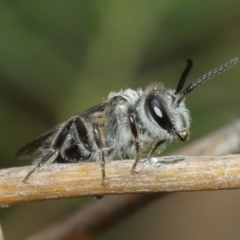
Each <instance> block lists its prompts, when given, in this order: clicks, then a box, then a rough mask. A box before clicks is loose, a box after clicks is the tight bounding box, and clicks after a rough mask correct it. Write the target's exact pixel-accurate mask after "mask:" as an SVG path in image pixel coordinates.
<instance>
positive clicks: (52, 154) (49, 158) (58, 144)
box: [23, 118, 75, 183]
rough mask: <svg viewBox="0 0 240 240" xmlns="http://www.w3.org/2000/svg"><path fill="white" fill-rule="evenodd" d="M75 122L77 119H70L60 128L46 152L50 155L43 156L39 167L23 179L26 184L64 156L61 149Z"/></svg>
mask: <svg viewBox="0 0 240 240" xmlns="http://www.w3.org/2000/svg"><path fill="white" fill-rule="evenodd" d="M73 121H75V118H72V119H70V120H69V121H67V122H66V123H65V124H64V125H63V126H62V127H61V128H59V130H58V132H57V133H56V135H55V136H54V138H53V140H52V142H51V145H50V146H49V149H45V150H44V151H47V150H48V153H47V154H46V155H45V156H42V157H41V158H40V160H39V163H38V164H37V166H36V167H35V168H34V169H33V170H32V171H30V172H29V173H28V174H27V176H26V177H25V178H24V179H23V182H24V183H26V182H27V181H28V179H29V177H30V176H31V175H32V174H33V173H35V172H37V171H39V170H40V169H41V168H42V167H43V166H44V165H46V164H51V163H52V162H54V161H55V160H56V158H57V157H58V156H59V155H62V152H61V148H62V146H63V144H64V142H65V141H66V137H67V135H68V133H69V131H70V128H71V126H72V123H73ZM40 154H41V152H40Z"/></svg>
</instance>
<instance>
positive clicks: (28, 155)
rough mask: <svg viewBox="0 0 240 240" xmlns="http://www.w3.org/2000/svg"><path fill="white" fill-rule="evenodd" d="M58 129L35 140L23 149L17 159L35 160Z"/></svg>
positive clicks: (17, 154) (18, 153)
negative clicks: (42, 147)
mask: <svg viewBox="0 0 240 240" xmlns="http://www.w3.org/2000/svg"><path fill="white" fill-rule="evenodd" d="M55 131H56V128H53V129H51V130H49V131H48V132H46V133H44V134H43V135H41V136H40V137H38V138H36V139H34V140H33V141H31V142H30V143H28V144H27V145H25V146H24V147H22V148H21V149H20V150H19V151H18V152H17V153H16V157H18V158H20V159H33V158H35V157H36V154H37V151H38V149H39V148H40V147H41V146H42V145H43V144H44V143H45V142H46V140H47V139H48V138H49V137H50V136H52V135H53V134H54V132H55Z"/></svg>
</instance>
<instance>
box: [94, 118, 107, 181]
mask: <svg viewBox="0 0 240 240" xmlns="http://www.w3.org/2000/svg"><path fill="white" fill-rule="evenodd" d="M92 126H93V134H94V139H95V142H96V145H97V152H98V161H100V163H101V169H102V185H105V184H106V173H105V156H104V152H103V149H102V148H103V143H102V137H101V132H100V131H99V128H98V124H97V123H95V122H94V123H93V125H92Z"/></svg>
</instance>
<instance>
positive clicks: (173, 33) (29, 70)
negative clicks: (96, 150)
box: [0, 0, 240, 240]
mask: <svg viewBox="0 0 240 240" xmlns="http://www.w3.org/2000/svg"><path fill="white" fill-rule="evenodd" d="M239 22H240V3H239V1H238V0H228V1H227V0H222V1H217V0H214V1H213V0H210V1H206V0H203V1H164V0H162V1H157V0H150V1H125V0H121V1H120V0H115V1H93V0H89V1H61V0H58V1H54V0H53V1H46V0H42V1H32V0H21V1H19V0H18V1H17V0H15V1H6V0H5V1H1V3H0V129H1V130H0V149H1V151H0V167H1V168H8V167H13V166H14V167H15V166H22V165H27V164H30V162H28V161H20V160H18V159H16V158H15V157H14V154H15V153H16V151H17V150H18V149H19V148H20V147H22V146H23V145H24V144H26V143H27V142H29V141H30V140H32V139H33V138H35V137H37V136H38V135H40V134H42V133H43V132H45V131H46V130H48V129H49V128H51V127H53V126H54V125H56V124H58V123H59V122H61V121H64V120H66V119H68V118H69V117H71V116H72V115H75V114H76V113H80V112H81V111H83V110H85V109H87V108H89V107H91V106H93V105H96V104H98V103H100V102H101V101H102V100H104V99H106V98H107V95H108V94H109V92H111V91H119V90H120V89H126V88H133V89H137V88H141V87H142V88H145V86H146V85H148V84H149V83H150V82H153V81H160V82H163V83H164V85H165V87H167V88H175V87H176V84H177V81H178V79H179V77H180V75H181V73H182V70H183V69H184V67H185V64H186V58H188V57H190V58H192V59H193V61H194V68H193V70H192V72H191V73H190V76H189V79H188V83H190V82H192V81H193V80H195V79H197V78H198V77H200V76H201V75H202V74H204V73H206V72H208V71H209V70H212V69H214V68H215V67H218V66H220V65H221V64H223V63H225V62H227V61H228V60H230V59H232V58H234V57H236V56H238V57H240V25H239ZM239 76H240V65H239V63H238V64H237V65H236V66H235V67H234V68H232V69H231V70H229V71H227V72H225V73H223V74H221V75H220V76H218V77H216V78H214V79H212V80H211V81H209V82H207V83H206V84H204V85H202V86H200V87H199V88H198V89H196V90H194V91H193V92H192V93H191V94H189V96H188V97H187V101H186V104H187V106H188V107H189V109H190V111H191V116H192V119H193V122H192V126H191V136H190V140H189V141H188V143H190V142H191V141H193V140H195V139H197V138H199V137H201V136H204V135H205V134H207V133H210V132H212V131H214V130H216V129H218V128H219V127H221V126H224V125H226V124H229V123H231V122H232V121H234V120H235V119H237V118H239V116H240V107H239V99H240V97H239V89H240V81H239ZM188 83H187V85H188ZM188 143H184V144H188ZM181 146H183V145H182V144H181V143H173V144H172V146H171V147H169V148H168V151H166V152H164V154H166V153H168V154H169V153H170V150H172V149H177V148H180V147H181ZM87 201H95V200H94V199H93V198H77V199H71V200H54V201H53V200H51V201H44V202H36V203H23V204H17V205H14V206H10V207H7V208H2V209H0V222H1V224H2V228H3V231H4V235H5V237H6V240H8V239H10V240H12V239H14V240H20V239H26V238H27V236H30V235H31V234H33V233H35V232H37V231H38V230H40V229H42V228H44V227H46V226H48V225H49V224H50V223H52V222H54V221H55V220H57V219H59V218H64V216H66V215H67V214H70V213H71V212H74V209H75V208H77V207H79V206H80V205H81V204H82V205H84V203H86V202H87ZM239 209H240V191H238V190H235V191H219V192H198V193H175V194H171V195H168V196H166V197H164V198H163V199H161V200H159V201H155V202H154V203H153V204H151V205H149V206H148V207H147V208H145V209H142V210H140V211H139V212H137V213H135V214H134V215H133V216H132V217H129V218H128V219H126V220H124V221H122V222H121V223H120V224H119V225H117V226H116V227H114V228H113V229H111V230H109V231H107V232H105V233H103V234H102V235H101V236H99V237H97V239H101V240H103V239H115V240H118V239H119V240H120V239H151V240H154V239H171V240H172V239H173V240H174V239H178V240H181V239H184V240H185V239H195V240H196V239H199V240H200V239H211V240H213V239H218V240H221V239H230V240H232V239H239V236H240V228H239V222H240V210H239ZM103 221H104V219H103Z"/></svg>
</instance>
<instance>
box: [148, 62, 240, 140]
mask: <svg viewBox="0 0 240 240" xmlns="http://www.w3.org/2000/svg"><path fill="white" fill-rule="evenodd" d="M237 61H238V58H234V59H233V60H231V61H229V62H227V63H226V64H224V65H222V66H220V67H219V68H216V69H214V70H212V71H210V72H209V73H207V74H204V75H203V76H202V77H200V78H199V79H197V80H196V81H194V82H193V83H192V84H190V85H189V86H188V87H187V88H186V89H185V90H184V91H182V92H181V90H182V88H183V86H184V83H185V81H186V78H187V76H188V74H189V72H190V70H191V68H192V65H193V63H192V60H191V59H187V66H186V68H185V69H184V71H183V73H182V75H181V77H180V80H179V82H178V85H177V87H176V90H175V91H172V90H165V89H164V88H163V87H162V86H160V87H151V88H150V91H149V92H148V95H147V97H146V100H145V112H146V114H147V116H148V118H149V119H151V121H154V122H155V123H157V124H158V125H159V126H160V127H161V128H162V129H163V130H165V131H167V132H168V133H169V134H170V135H171V136H173V137H176V138H178V139H179V140H180V141H185V140H186V139H187V137H188V129H189V126H190V117H189V111H188V110H187V109H186V107H185V104H184V101H183V100H184V98H185V96H186V94H188V93H190V92H191V91H192V90H193V89H194V88H196V87H197V86H198V85H200V84H201V83H203V82H205V81H207V80H208V79H210V78H212V77H214V76H216V75H218V74H219V73H221V72H223V71H225V70H227V69H229V68H230V67H232V66H233V65H234V64H235V63H236V62H237Z"/></svg>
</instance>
